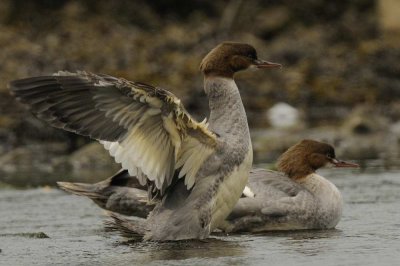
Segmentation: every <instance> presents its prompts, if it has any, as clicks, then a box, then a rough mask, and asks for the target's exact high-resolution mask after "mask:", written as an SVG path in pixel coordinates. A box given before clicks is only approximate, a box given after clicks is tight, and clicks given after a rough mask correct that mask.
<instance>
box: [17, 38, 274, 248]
mask: <svg viewBox="0 0 400 266" xmlns="http://www.w3.org/2000/svg"><path fill="white" fill-rule="evenodd" d="M279 66H280V65H279V64H274V63H269V62H266V61H262V60H259V59H257V54H256V51H255V49H254V48H253V47H252V46H250V45H247V44H241V43H230V42H229V43H222V44H220V45H218V46H217V47H216V48H214V49H213V50H212V51H211V52H210V53H209V54H208V55H207V56H206V57H205V58H204V59H203V61H202V64H201V70H202V72H203V74H204V76H205V84H204V90H205V92H206V94H207V96H208V97H209V105H210V119H209V125H208V126H207V125H206V124H205V123H199V122H197V121H196V120H194V119H193V118H192V117H191V116H190V114H189V113H188V112H187V111H186V110H185V108H184V107H183V105H182V104H181V102H180V100H179V99H178V98H176V97H175V96H174V95H173V94H172V93H170V92H168V91H166V90H164V89H162V88H158V87H153V86H150V85H147V84H142V83H137V82H131V81H127V80H125V79H119V78H115V77H111V76H107V75H96V74H92V73H88V72H76V73H71V72H58V73H56V74H54V75H53V76H41V77H32V78H27V79H22V80H16V81H13V82H11V83H10V85H9V87H10V89H11V91H12V92H13V93H14V94H15V96H16V97H17V98H18V99H19V100H21V101H22V102H24V103H27V104H29V106H30V107H31V110H32V112H33V113H34V114H35V115H36V116H37V117H39V118H40V119H42V120H45V121H47V122H48V123H50V124H51V125H53V126H55V127H58V128H62V129H65V130H68V131H72V132H75V133H77V134H81V135H85V136H90V137H92V138H93V139H96V140H98V141H100V142H101V143H102V144H103V145H104V147H105V148H106V149H107V150H109V152H110V154H111V155H112V156H113V157H114V158H115V160H116V162H118V163H121V165H122V168H123V169H125V170H127V171H128V172H129V174H130V175H131V176H135V177H136V178H137V179H138V180H139V183H140V184H141V185H143V186H144V185H145V186H146V188H147V190H148V193H149V194H150V195H151V197H152V198H157V200H158V201H157V203H156V206H155V208H154V210H153V211H152V212H151V214H150V215H149V217H148V219H147V220H146V222H145V223H144V224H141V225H140V226H139V227H140V228H141V229H142V232H143V233H144V239H146V240H156V241H164V240H181V239H203V238H206V237H207V236H208V235H209V234H210V232H211V231H212V230H213V229H214V228H216V227H217V226H219V224H220V223H221V222H222V221H224V219H225V218H226V216H227V215H228V214H229V213H230V211H231V210H232V208H233V207H234V205H235V203H236V202H237V200H238V199H239V197H240V195H241V192H242V190H243V188H244V187H245V184H246V182H247V179H248V173H249V170H250V169H251V165H252V146H251V141H250V134H249V128H248V125H247V118H246V113H245V111H244V107H243V104H242V101H241V98H240V94H239V90H238V88H237V86H236V83H235V81H234V79H233V77H234V74H235V73H236V72H238V71H241V70H245V69H247V68H249V67H257V68H267V67H279Z"/></svg>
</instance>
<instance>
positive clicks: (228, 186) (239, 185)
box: [211, 146, 253, 230]
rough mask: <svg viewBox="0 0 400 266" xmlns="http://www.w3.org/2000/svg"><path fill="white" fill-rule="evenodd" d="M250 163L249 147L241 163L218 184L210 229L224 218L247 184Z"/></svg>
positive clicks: (251, 153)
mask: <svg viewBox="0 0 400 266" xmlns="http://www.w3.org/2000/svg"><path fill="white" fill-rule="evenodd" d="M250 147H251V146H250ZM252 163H253V150H252V149H251V148H250V149H249V151H248V153H247V155H246V157H245V159H244V161H243V163H242V164H241V165H239V166H238V167H236V168H235V169H234V170H233V171H232V172H231V174H230V175H229V176H226V177H225V179H224V181H223V183H222V184H220V186H219V188H218V191H217V193H216V195H215V199H214V200H213V202H214V204H213V207H212V217H211V230H214V229H215V228H217V227H218V225H219V224H220V223H221V222H223V221H224V220H225V218H226V217H227V216H228V215H229V213H230V212H231V211H232V209H233V207H234V206H235V204H236V203H237V201H238V200H239V198H240V196H241V195H242V192H243V189H244V187H245V186H246V184H247V181H248V178H249V172H250V169H251V167H252Z"/></svg>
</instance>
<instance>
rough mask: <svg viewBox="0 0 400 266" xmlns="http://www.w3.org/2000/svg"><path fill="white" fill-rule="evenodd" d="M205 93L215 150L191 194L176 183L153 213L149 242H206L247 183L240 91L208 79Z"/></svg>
mask: <svg viewBox="0 0 400 266" xmlns="http://www.w3.org/2000/svg"><path fill="white" fill-rule="evenodd" d="M205 91H206V93H207V95H208V98H209V105H210V118H209V126H208V128H209V129H210V130H212V131H213V132H214V133H216V134H217V135H218V140H217V145H216V147H215V149H214V151H213V153H212V154H211V155H210V156H209V157H208V159H207V160H206V161H205V162H204V163H203V165H202V166H201V167H200V169H199V171H198V172H197V177H196V179H197V182H196V185H195V186H194V187H193V189H192V191H188V190H187V188H186V186H185V184H184V182H183V180H180V181H178V183H177V184H176V185H175V186H174V187H173V188H171V191H170V193H168V195H166V197H164V199H163V200H162V202H161V204H158V205H157V206H156V207H155V208H154V210H153V212H151V214H150V215H149V218H148V223H147V224H148V226H149V228H150V230H149V232H151V233H147V234H146V236H145V237H146V238H147V239H170V238H171V237H172V238H173V239H186V238H198V239H203V238H206V237H207V236H208V235H209V234H210V232H212V231H213V230H214V229H215V228H217V227H218V226H219V224H220V223H221V222H222V221H224V220H225V218H226V216H228V215H229V213H230V212H231V210H232V208H233V207H234V206H235V204H236V202H237V201H238V199H239V197H240V195H241V194H242V191H243V188H244V187H245V185H246V183H247V179H248V173H249V171H250V169H251V166H252V162H253V150H252V147H251V141H250V133H249V128H248V125H247V118H246V113H245V111H244V107H243V104H242V101H241V98H240V94H239V90H238V88H237V86H236V84H235V82H234V81H233V79H227V78H223V77H209V78H206V80H205Z"/></svg>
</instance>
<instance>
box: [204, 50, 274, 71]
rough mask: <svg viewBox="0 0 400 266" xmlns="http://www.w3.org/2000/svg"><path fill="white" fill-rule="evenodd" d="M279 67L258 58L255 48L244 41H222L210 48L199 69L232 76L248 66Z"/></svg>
mask: <svg viewBox="0 0 400 266" xmlns="http://www.w3.org/2000/svg"><path fill="white" fill-rule="evenodd" d="M252 66H254V67H257V68H268V67H281V65H280V64H276V63H270V62H267V61H263V60H260V59H258V57H257V51H256V49H255V48H254V47H253V46H251V45H249V44H245V43H237V42H223V43H221V44H219V45H218V46H217V47H215V48H214V49H212V50H211V51H210V52H209V53H208V54H207V55H206V56H205V57H204V58H203V60H202V62H201V64H200V70H201V71H202V72H203V73H204V74H205V75H209V76H222V77H228V78H233V75H234V74H235V73H236V72H238V71H241V70H245V69H248V68H249V67H252Z"/></svg>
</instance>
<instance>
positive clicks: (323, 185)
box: [296, 173, 341, 203]
mask: <svg viewBox="0 0 400 266" xmlns="http://www.w3.org/2000/svg"><path fill="white" fill-rule="evenodd" d="M296 182H297V183H299V184H301V185H302V186H304V187H305V188H306V189H307V190H308V191H310V192H311V193H312V194H313V195H314V196H315V197H316V198H318V199H319V200H320V203H325V202H327V203H329V202H332V201H333V199H335V200H339V199H340V200H341V194H340V192H339V190H338V189H337V187H336V186H335V185H334V184H333V183H332V182H330V181H329V180H328V179H326V178H324V177H323V176H320V175H318V174H316V173H311V174H309V175H307V176H306V177H304V178H299V179H297V180H296Z"/></svg>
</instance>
